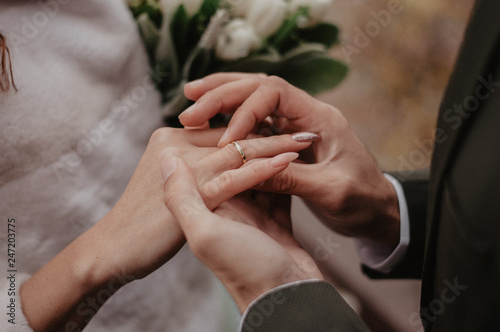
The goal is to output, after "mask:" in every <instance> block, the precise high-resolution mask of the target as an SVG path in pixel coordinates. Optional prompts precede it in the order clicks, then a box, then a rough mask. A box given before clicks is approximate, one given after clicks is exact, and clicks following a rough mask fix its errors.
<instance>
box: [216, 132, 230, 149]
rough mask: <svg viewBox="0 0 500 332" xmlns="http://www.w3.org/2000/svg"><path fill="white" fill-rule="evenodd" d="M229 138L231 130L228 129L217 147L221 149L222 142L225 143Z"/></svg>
mask: <svg viewBox="0 0 500 332" xmlns="http://www.w3.org/2000/svg"><path fill="white" fill-rule="evenodd" d="M228 136H229V128H227V129H226V131H225V132H224V134H222V137H221V138H220V140H219V143H217V146H218V147H221V144H222V142H224V141H225V140H226V139H227V137H228Z"/></svg>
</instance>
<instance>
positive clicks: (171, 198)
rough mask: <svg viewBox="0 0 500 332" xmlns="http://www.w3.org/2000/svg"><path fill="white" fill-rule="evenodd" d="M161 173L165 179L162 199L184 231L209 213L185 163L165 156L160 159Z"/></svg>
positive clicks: (187, 230)
mask: <svg viewBox="0 0 500 332" xmlns="http://www.w3.org/2000/svg"><path fill="white" fill-rule="evenodd" d="M160 167H161V174H162V176H163V179H164V180H165V183H164V186H163V190H164V193H163V201H164V203H165V205H166V206H167V208H168V209H169V210H170V212H171V213H172V215H173V216H174V218H175V219H176V220H177V222H178V223H179V225H180V227H181V228H182V230H183V231H184V234H185V235H186V236H188V235H187V234H186V232H189V230H190V229H191V225H192V224H193V223H194V222H195V221H196V220H200V219H201V218H202V217H203V216H206V215H207V214H211V213H210V210H208V208H207V206H206V205H205V203H204V202H203V199H202V198H201V196H200V193H199V190H198V183H197V181H196V179H195V177H194V175H193V173H192V172H191V170H190V169H189V167H188V166H187V165H186V163H185V162H184V161H183V160H182V159H180V158H177V157H165V158H163V159H162V160H161V161H160Z"/></svg>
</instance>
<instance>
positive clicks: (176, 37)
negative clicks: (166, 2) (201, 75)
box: [169, 5, 189, 67]
mask: <svg viewBox="0 0 500 332" xmlns="http://www.w3.org/2000/svg"><path fill="white" fill-rule="evenodd" d="M169 33H170V34H171V37H172V42H173V43H174V47H175V50H176V51H177V59H178V60H179V66H181V67H182V66H183V64H184V61H183V60H184V59H186V57H187V54H188V52H189V50H188V47H187V46H188V45H187V43H188V34H189V16H188V13H187V11H186V9H185V7H184V5H180V6H179V7H178V8H177V10H176V11H175V13H174V15H173V16H172V21H171V22H170V31H169Z"/></svg>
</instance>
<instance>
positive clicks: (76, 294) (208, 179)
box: [21, 128, 310, 331]
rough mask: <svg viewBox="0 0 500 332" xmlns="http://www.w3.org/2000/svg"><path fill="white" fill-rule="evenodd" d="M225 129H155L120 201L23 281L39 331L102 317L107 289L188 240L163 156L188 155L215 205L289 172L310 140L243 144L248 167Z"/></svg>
mask: <svg viewBox="0 0 500 332" xmlns="http://www.w3.org/2000/svg"><path fill="white" fill-rule="evenodd" d="M221 134H222V131H221V130H181V129H171V128H162V129H160V130H158V131H156V132H155V133H154V134H153V136H152V137H151V139H150V142H149V144H148V147H147V149H146V151H145V153H144V155H143V157H142V159H141V161H140V162H139V165H138V166H137V168H136V170H135V172H134V174H133V176H132V179H131V180H130V182H129V184H128V186H127V188H126V189H125V192H124V193H123V195H122V197H121V198H120V199H119V201H118V203H117V204H116V205H115V206H114V207H113V208H112V209H111V211H110V212H109V213H108V214H107V215H105V216H104V217H103V219H101V220H100V221H99V222H98V223H97V224H96V225H94V226H93V227H91V228H90V229H89V230H88V231H87V232H85V233H83V234H82V235H80V236H79V237H78V238H77V239H75V241H73V242H72V243H71V244H69V245H68V246H67V247H66V248H65V249H64V250H63V251H62V252H60V253H59V254H58V255H57V256H56V257H54V258H53V259H52V260H51V261H50V262H49V263H47V264H46V265H45V266H44V267H42V269H41V270H39V271H38V272H37V273H35V274H34V275H33V276H32V277H31V278H30V279H29V280H27V281H26V282H25V283H24V284H23V285H22V287H21V300H22V303H23V312H24V313H25V315H26V317H27V319H28V321H29V323H30V326H31V327H33V329H34V330H35V331H59V330H61V331H67V330H76V329H77V327H78V329H82V328H83V327H84V326H85V325H86V324H87V323H88V322H89V320H90V318H92V317H91V316H89V315H82V314H81V312H90V313H94V314H95V313H96V310H97V309H98V308H99V306H100V305H102V304H103V303H104V301H103V300H102V297H99V296H100V295H99V294H103V292H105V294H107V296H106V299H107V298H108V297H109V296H111V294H112V293H114V292H115V291H117V290H118V289H119V288H120V287H122V286H124V285H125V284H126V283H128V282H131V281H132V280H134V279H139V278H143V277H145V276H146V275H148V274H149V273H151V272H153V271H154V270H156V269H157V268H158V267H160V266H161V265H163V264H164V263H165V262H167V261H168V260H169V259H170V258H171V257H172V256H173V255H175V253H176V252H177V251H178V250H179V249H180V247H181V246H182V245H183V244H184V241H185V240H184V235H183V232H182V230H181V229H180V228H179V225H178V223H177V222H176V221H175V219H174V218H173V216H172V215H171V213H170V212H169V211H168V209H167V208H166V207H165V204H164V203H163V183H164V180H163V178H162V175H161V171H160V160H162V158H165V157H171V156H182V157H183V158H184V159H185V160H186V161H187V163H188V164H189V166H190V167H192V169H193V172H194V174H195V175H196V178H197V181H198V182H199V183H200V185H201V194H202V196H203V199H204V201H205V202H206V204H207V205H208V206H210V208H212V209H213V208H215V207H217V206H218V205H219V204H221V203H222V202H224V201H225V200H227V199H229V198H230V197H232V196H234V195H235V194H237V193H239V192H241V191H244V190H246V189H248V188H251V187H253V186H255V185H257V184H259V183H260V182H262V181H264V180H266V179H268V178H269V177H271V176H273V175H275V174H278V173H279V172H281V171H283V170H284V169H285V168H286V167H287V166H288V164H289V162H290V161H291V160H293V159H295V158H297V157H298V154H296V153H295V152H293V151H299V150H301V149H304V148H306V147H308V146H309V145H310V143H300V142H296V141H294V140H293V139H292V138H291V137H290V136H289V135H283V136H280V137H269V138H257V139H250V140H245V141H239V144H240V146H241V147H242V148H243V150H244V151H245V155H246V158H247V160H249V162H248V163H247V164H246V165H245V167H240V166H241V165H242V163H243V162H242V157H241V155H240V152H239V151H238V150H237V149H236V146H235V145H233V144H230V145H228V146H226V147H224V148H223V149H220V148H217V147H215V146H216V144H217V142H218V141H219V139H220V137H221ZM275 155H278V156H276V157H274V156H275ZM266 157H274V158H266ZM116 162H120V161H118V160H117V161H116ZM102 171H103V172H112V171H113V170H112V169H103V170H102ZM183 186H184V184H182V183H181V184H179V186H178V187H171V188H170V190H171V191H172V192H171V194H172V195H174V196H175V195H177V193H182V192H183V191H182V190H183ZM110 204H111V203H110ZM90 208H91V207H90ZM97 298H98V299H99V300H98V301H95V302H94V303H97V304H96V306H93V307H92V308H90V309H89V310H84V309H85V308H87V307H86V303H88V301H87V300H88V299H97ZM47 299H50V301H48V300H47ZM82 308H83V309H82Z"/></svg>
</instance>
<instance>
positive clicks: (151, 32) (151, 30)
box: [137, 13, 160, 61]
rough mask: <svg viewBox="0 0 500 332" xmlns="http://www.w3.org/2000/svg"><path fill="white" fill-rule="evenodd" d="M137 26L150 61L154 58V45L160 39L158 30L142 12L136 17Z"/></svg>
mask: <svg viewBox="0 0 500 332" xmlns="http://www.w3.org/2000/svg"><path fill="white" fill-rule="evenodd" d="M137 26H138V27H139V32H140V33H141V36H142V39H143V40H144V44H145V45H146V50H147V52H148V55H149V59H150V61H151V60H153V59H154V54H155V52H156V45H157V44H158V41H159V40H160V31H159V30H158V28H157V27H156V25H155V24H154V23H153V21H151V19H150V18H149V16H148V15H147V14H146V13H143V14H142V15H140V16H139V17H138V18H137Z"/></svg>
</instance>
